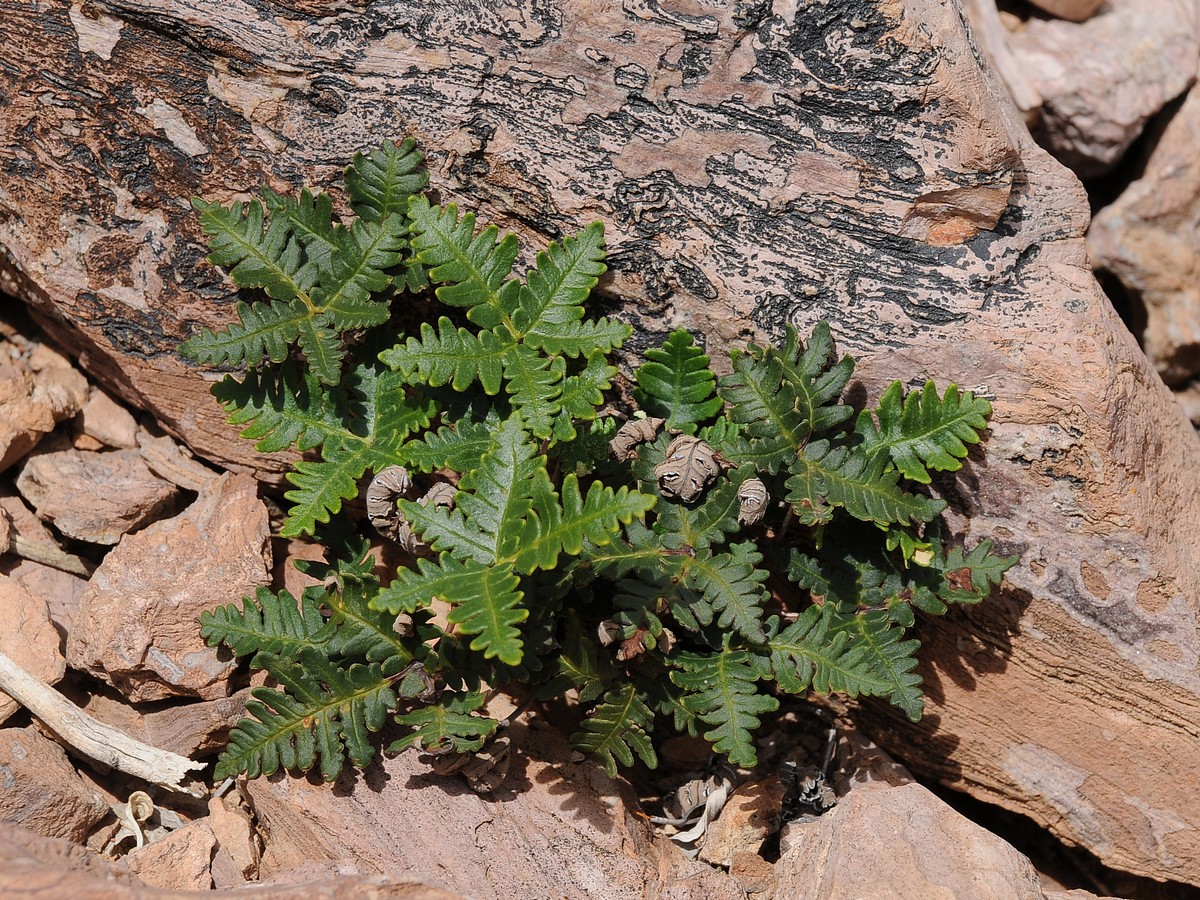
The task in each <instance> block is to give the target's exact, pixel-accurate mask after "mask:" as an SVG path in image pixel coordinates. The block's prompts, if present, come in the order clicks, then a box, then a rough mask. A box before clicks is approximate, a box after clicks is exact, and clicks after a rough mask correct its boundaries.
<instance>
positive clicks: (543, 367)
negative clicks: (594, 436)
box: [504, 344, 567, 438]
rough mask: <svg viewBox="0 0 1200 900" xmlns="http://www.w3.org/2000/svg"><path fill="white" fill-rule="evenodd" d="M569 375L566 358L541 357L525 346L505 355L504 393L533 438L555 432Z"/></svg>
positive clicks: (513, 347)
mask: <svg viewBox="0 0 1200 900" xmlns="http://www.w3.org/2000/svg"><path fill="white" fill-rule="evenodd" d="M566 372H567V361H566V359H565V358H563V357H561V356H550V357H546V356H542V355H541V354H540V353H538V352H537V351H536V350H534V349H532V348H531V347H527V346H525V345H524V344H516V345H514V346H512V347H510V348H509V349H508V351H507V352H506V353H505V354H504V378H505V380H506V382H507V384H506V385H505V390H506V391H507V392H508V395H509V399H510V400H511V401H512V404H513V406H515V407H516V408H517V409H519V410H520V411H521V414H522V416H524V420H525V424H526V426H527V427H528V428H529V431H530V433H532V434H533V435H534V437H539V438H548V437H550V435H551V434H552V433H553V431H554V417H555V416H556V414H557V413H558V411H559V410H560V409H561V408H562V402H561V399H560V398H561V395H562V388H563V376H565V375H566Z"/></svg>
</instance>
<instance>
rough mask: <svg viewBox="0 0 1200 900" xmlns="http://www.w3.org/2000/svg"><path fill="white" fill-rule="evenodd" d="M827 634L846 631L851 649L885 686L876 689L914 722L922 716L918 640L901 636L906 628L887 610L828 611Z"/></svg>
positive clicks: (922, 702)
mask: <svg viewBox="0 0 1200 900" xmlns="http://www.w3.org/2000/svg"><path fill="white" fill-rule="evenodd" d="M829 631H830V635H831V636H833V635H836V634H838V633H845V634H846V635H848V636H849V639H850V644H849V646H850V649H851V650H856V651H858V652H860V653H862V655H863V660H864V662H865V663H866V664H867V665H868V666H869V667H870V669H871V671H872V672H873V673H874V674H875V676H876V677H877V678H879V679H881V680H882V681H883V682H884V683H885V684H886V685H887V687H886V688H885V689H884V690H881V691H879V692H878V694H879V696H886V697H887V698H888V699H889V700H891V702H892V704H893V705H894V706H898V707H900V709H902V710H903V711H904V713H905V714H906V715H907V716H908V717H909V719H911V720H912V721H913V722H916V721H917V720H919V719H920V718H921V712H922V710H924V708H925V699H924V697H923V696H922V695H921V681H922V679H921V676H920V675H919V674H918V673H916V672H914V671H913V670H914V669H915V668H916V667H917V657H916V651H917V648H918V647H920V646H921V642H920V641H918V640H917V639H915V638H913V639H910V640H902V638H903V637H904V634H905V629H904V628H902V627H900V626H898V625H896V624H895V623H894V622H893V621H892V619H891V617H890V615H889V613H888V611H887V610H874V611H871V612H866V613H861V614H858V615H840V614H833V613H832V612H831V614H830V626H829Z"/></svg>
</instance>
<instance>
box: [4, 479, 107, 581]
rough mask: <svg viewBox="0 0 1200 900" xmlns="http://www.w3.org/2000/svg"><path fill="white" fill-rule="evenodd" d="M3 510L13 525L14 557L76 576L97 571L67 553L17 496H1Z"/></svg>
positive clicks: (11, 528)
mask: <svg viewBox="0 0 1200 900" xmlns="http://www.w3.org/2000/svg"><path fill="white" fill-rule="evenodd" d="M0 509H2V510H4V515H5V517H6V518H7V519H8V522H9V526H10V541H11V543H12V547H11V552H12V554H13V555H14V556H17V557H22V558H25V559H29V560H34V561H36V562H40V563H42V564H43V565H47V566H53V567H54V568H56V569H59V570H61V571H63V572H69V573H72V574H75V575H90V574H91V572H92V569H93V568H94V567H93V566H92V564H91V563H90V562H88V561H87V560H86V559H83V558H82V557H79V556H76V555H74V554H72V553H68V552H67V551H66V550H64V549H63V548H62V545H61V544H59V542H58V539H57V538H55V536H54V535H53V533H51V531H50V529H49V528H47V527H46V526H45V525H44V524H42V520H41V519H39V518H38V517H37V515H35V514H34V512H33V510H31V509H30V508H29V507H27V506H26V505H25V501H23V500H22V499H21V498H20V497H18V496H16V495H15V494H0Z"/></svg>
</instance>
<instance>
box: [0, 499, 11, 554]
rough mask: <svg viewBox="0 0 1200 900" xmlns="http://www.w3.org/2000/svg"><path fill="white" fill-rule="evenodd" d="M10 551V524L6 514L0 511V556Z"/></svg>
mask: <svg viewBox="0 0 1200 900" xmlns="http://www.w3.org/2000/svg"><path fill="white" fill-rule="evenodd" d="M11 549H12V523H11V522H10V521H9V518H8V513H6V512H5V511H4V510H3V509H0V556H4V555H5V554H6V553H8V551H9V550H11Z"/></svg>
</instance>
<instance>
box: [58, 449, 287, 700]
mask: <svg viewBox="0 0 1200 900" xmlns="http://www.w3.org/2000/svg"><path fill="white" fill-rule="evenodd" d="M120 452H127V451H120ZM270 560H271V549H270V536H269V525H268V520H267V509H266V507H265V506H264V505H263V502H262V501H261V500H259V499H258V484H257V482H256V481H255V480H254V479H253V478H252V477H250V476H249V475H226V476H223V477H222V478H220V479H219V480H218V481H217V482H216V483H215V484H214V485H213V487H212V489H211V490H209V491H207V492H205V493H204V494H202V495H201V496H200V498H199V499H197V500H196V502H195V503H193V504H192V505H191V506H190V507H188V508H187V509H186V510H184V512H183V513H181V514H180V515H178V516H176V517H175V518H173V519H168V520H165V521H161V522H155V523H153V524H152V525H150V526H149V527H147V528H145V529H143V530H142V531H140V532H137V533H136V534H131V535H128V536H126V538H125V539H124V540H122V541H121V543H120V544H119V545H118V546H117V547H116V548H114V549H113V550H111V551H110V552H109V554H108V555H107V556H106V557H105V559H104V562H103V563H102V564H101V565H100V567H99V568H98V569H97V570H96V573H95V574H94V575H93V576H92V579H91V582H90V584H89V585H88V589H87V591H85V592H84V595H83V600H82V601H81V603H80V606H79V611H78V613H77V615H76V619H75V629H74V630H73V631H72V632H71V635H70V638H69V640H68V643H67V658H68V660H69V661H70V664H71V665H72V666H73V667H74V668H78V669H82V670H84V671H86V672H90V673H91V674H92V675H95V676H96V677H98V678H102V679H104V680H105V681H107V682H109V683H110V684H112V685H113V686H114V687H116V688H117V690H119V691H120V692H121V693H122V694H124V695H125V696H126V697H128V698H129V699H130V700H132V701H133V702H135V703H138V702H142V701H147V700H162V699H166V698H168V697H174V696H191V697H199V698H201V699H205V700H212V699H216V698H218V697H224V696H227V695H228V693H229V676H230V674H231V673H232V671H233V669H234V668H235V666H236V660H235V659H233V658H227V657H226V656H224V655H219V654H218V651H217V650H216V649H215V648H211V647H208V646H207V645H206V644H205V642H204V640H203V639H202V638H201V637H200V629H199V628H198V627H197V626H196V622H197V620H198V619H199V617H200V613H201V612H203V611H205V610H208V609H212V608H213V607H214V606H218V605H221V604H225V603H234V602H240V601H241V599H242V597H245V596H252V595H253V594H254V590H255V588H256V587H259V586H260V585H266V584H268V583H269V582H270V569H271V565H270Z"/></svg>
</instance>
